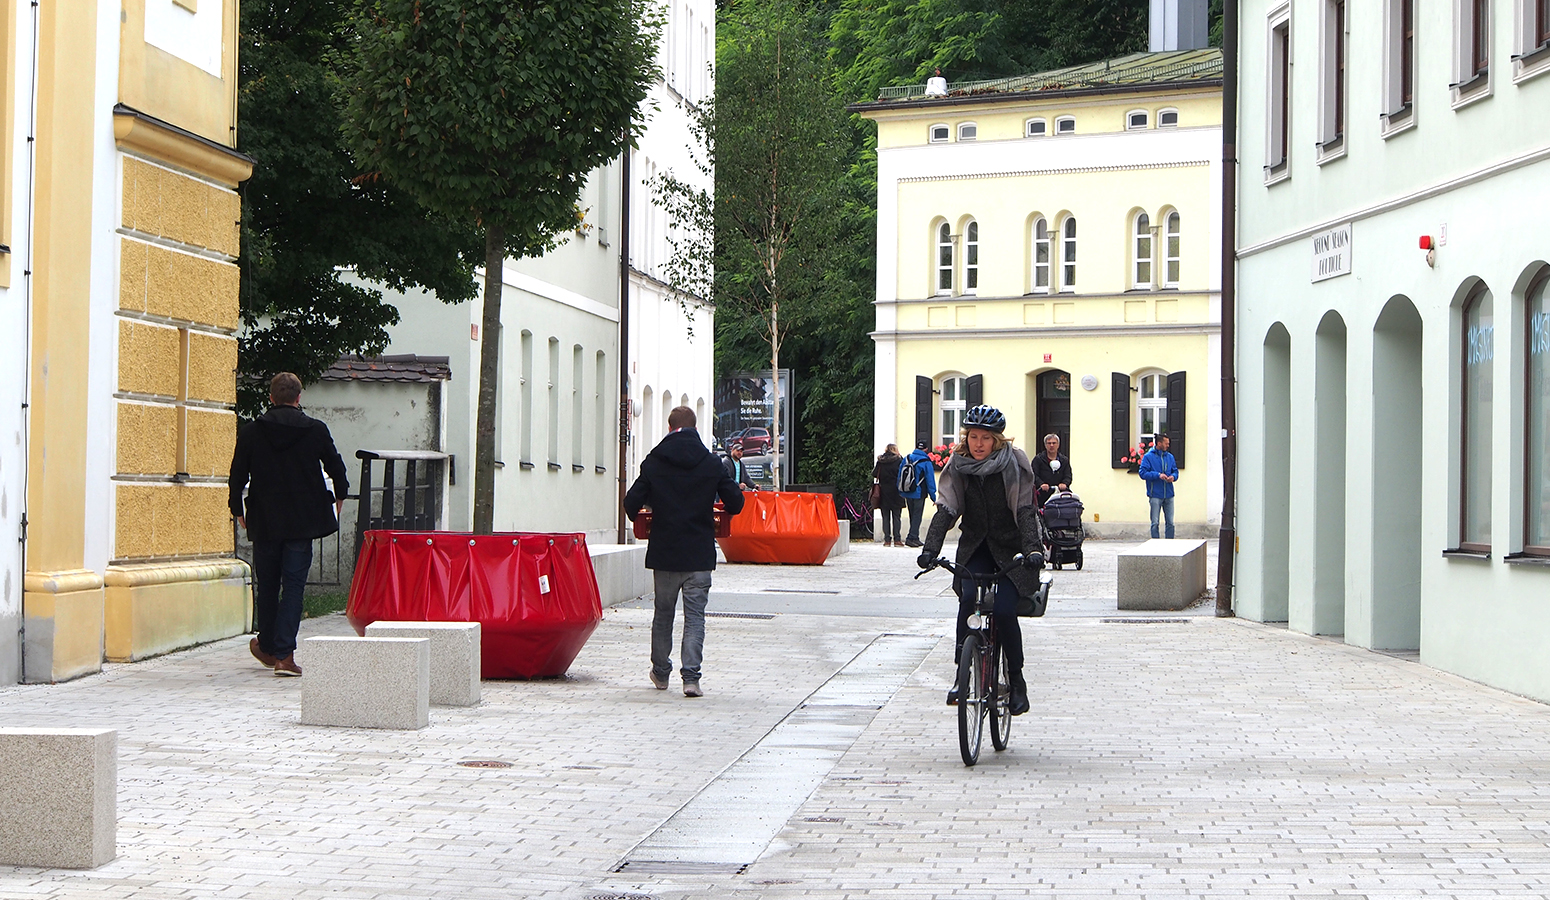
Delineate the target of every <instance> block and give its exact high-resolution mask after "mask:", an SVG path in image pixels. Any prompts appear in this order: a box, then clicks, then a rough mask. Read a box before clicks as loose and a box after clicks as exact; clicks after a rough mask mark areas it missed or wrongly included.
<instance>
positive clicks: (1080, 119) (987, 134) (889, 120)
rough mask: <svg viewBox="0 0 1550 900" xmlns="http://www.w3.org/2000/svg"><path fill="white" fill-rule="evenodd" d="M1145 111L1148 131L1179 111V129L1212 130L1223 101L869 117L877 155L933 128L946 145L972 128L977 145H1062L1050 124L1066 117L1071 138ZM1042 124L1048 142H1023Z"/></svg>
mask: <svg viewBox="0 0 1550 900" xmlns="http://www.w3.org/2000/svg"><path fill="white" fill-rule="evenodd" d="M1133 109H1136V110H1140V109H1144V110H1147V111H1148V112H1149V113H1150V114H1151V115H1150V118H1149V120H1148V123H1149V125H1150V126H1152V127H1155V126H1156V123H1157V111H1158V110H1161V109H1176V110H1178V111H1179V126H1178V127H1180V128H1193V127H1199V126H1217V127H1219V126H1220V125H1221V124H1222V95H1221V92H1220V91H1215V92H1211V91H1197V92H1178V93H1148V94H1135V95H1126V96H1119V97H1113V98H1108V99H1104V98H1092V97H1060V98H1052V99H1027V98H1025V99H1020V100H1017V101H1010V102H1006V103H984V104H979V103H976V104H973V105H968V106H953V107H939V108H934V109H911V110H908V111H903V110H900V111H897V112H896V111H892V110H879V111H877V112H876V113H874V114H872V115H870V116H869V118H876V119H877V146H878V149H888V148H892V147H913V146H917V145H924V144H928V143H930V138H931V131H930V129H931V126H932V125H950V126H952V130H951V135H952V137H951V138H950V140H956V139H957V135H958V126H959V125H961V124H964V123H966V122H973V123H974V124H975V125H976V126H977V129H976V131H977V136H976V138H975V140H976V141H978V142H979V143H984V142H985V141H996V140H1018V141H1021V140H1032V141H1041V140H1057V141H1058V140H1064V139H1065V136H1063V135H1056V134H1055V133H1054V131H1055V119H1056V118H1062V117H1065V116H1070V117H1072V118H1073V119H1075V120H1076V133H1077V134H1078V135H1082V134H1103V133H1108V132H1120V131H1124V130H1126V129H1125V113H1127V112H1129V111H1130V110H1133ZM1033 118H1042V119H1045V120H1046V121H1047V122H1048V125H1049V132H1050V134H1049V136H1048V137H1045V138H1025V137H1024V135H1025V133H1026V132H1025V131H1024V123H1025V122H1027V121H1028V120H1029V119H1033Z"/></svg>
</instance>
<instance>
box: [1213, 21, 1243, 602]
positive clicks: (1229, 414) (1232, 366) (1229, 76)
mask: <svg viewBox="0 0 1550 900" xmlns="http://www.w3.org/2000/svg"><path fill="white" fill-rule="evenodd" d="M1237 313H1238V0H1223V2H1222V341H1221V344H1222V526H1221V531H1220V533H1219V534H1218V538H1217V539H1218V545H1217V557H1216V615H1217V616H1218V617H1220V618H1229V617H1231V616H1232V615H1233V609H1232V588H1233V580H1232V579H1233V562H1234V558H1235V555H1236V553H1237V549H1238V532H1237V490H1238V372H1237V366H1236V361H1237V340H1236V336H1237V335H1236V330H1237V319H1238V315H1237Z"/></svg>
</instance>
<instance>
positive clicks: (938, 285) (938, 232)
mask: <svg viewBox="0 0 1550 900" xmlns="http://www.w3.org/2000/svg"><path fill="white" fill-rule="evenodd" d="M944 232H945V234H944ZM957 237H958V236H957V235H955V234H953V226H951V225H949V224H947V223H946V222H938V223H937V224H936V227H934V228H932V229H931V245H932V248H933V249H934V250H935V251H936V255H935V256H933V257H932V263H933V265H932V266H931V292H932V294H934V295H935V296H937V297H951V296H952V295H953V285H954V283H956V280H957V279H956V277H955V276H956V274H957V268H958V252H957V251H958V248H957V246H955V245H956V244H957ZM943 250H946V251H947V263H946V264H945V265H944V264H943V262H942V251H943ZM944 273H945V274H946V275H947V285H946V286H945V287H944V286H943V285H942V275H943V274H944Z"/></svg>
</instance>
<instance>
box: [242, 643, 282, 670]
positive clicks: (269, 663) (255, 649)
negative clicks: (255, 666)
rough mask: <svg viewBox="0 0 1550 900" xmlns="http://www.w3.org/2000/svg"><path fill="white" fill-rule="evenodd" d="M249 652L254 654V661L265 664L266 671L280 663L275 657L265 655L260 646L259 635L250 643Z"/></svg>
mask: <svg viewBox="0 0 1550 900" xmlns="http://www.w3.org/2000/svg"><path fill="white" fill-rule="evenodd" d="M248 652H249V653H252V654H253V658H254V659H256V660H258V661H259V662H261V663H263V665H264V668H266V669H273V668H274V664H275V663H277V662H279V661H280V660H278V659H276V658H275V657H273V656H270V655H269V654H267V653H265V652H264V650H263V648H262V647H260V646H258V636H257V635H255V636H254V637H253V639H252V640H250V641H248Z"/></svg>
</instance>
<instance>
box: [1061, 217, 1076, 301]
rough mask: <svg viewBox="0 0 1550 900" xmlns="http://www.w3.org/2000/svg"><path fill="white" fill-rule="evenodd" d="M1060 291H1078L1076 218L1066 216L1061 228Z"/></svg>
mask: <svg viewBox="0 0 1550 900" xmlns="http://www.w3.org/2000/svg"><path fill="white" fill-rule="evenodd" d="M1060 289H1061V290H1062V291H1074V290H1076V216H1066V221H1065V222H1064V223H1063V224H1062V226H1061V233H1060Z"/></svg>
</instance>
